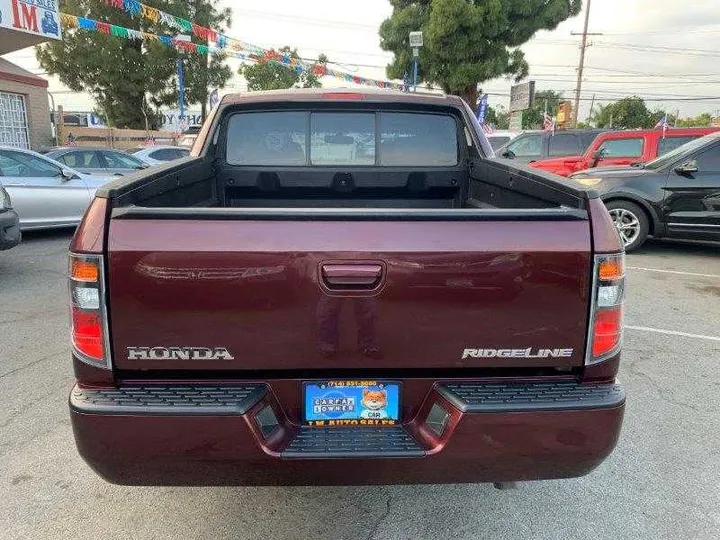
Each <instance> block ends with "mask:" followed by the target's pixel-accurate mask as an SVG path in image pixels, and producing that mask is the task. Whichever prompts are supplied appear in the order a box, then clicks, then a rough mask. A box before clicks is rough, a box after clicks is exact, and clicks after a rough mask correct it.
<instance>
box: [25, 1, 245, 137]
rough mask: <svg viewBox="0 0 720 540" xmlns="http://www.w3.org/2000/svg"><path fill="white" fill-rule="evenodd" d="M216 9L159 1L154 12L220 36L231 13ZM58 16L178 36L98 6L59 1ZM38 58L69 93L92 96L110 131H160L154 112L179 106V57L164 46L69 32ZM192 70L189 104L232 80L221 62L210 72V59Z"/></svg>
mask: <svg viewBox="0 0 720 540" xmlns="http://www.w3.org/2000/svg"><path fill="white" fill-rule="evenodd" d="M216 3H217V2H216V0H193V2H191V3H188V2H187V1H182V0H156V1H155V2H154V3H153V6H154V7H157V8H158V9H162V10H163V11H167V12H168V13H172V14H174V15H177V16H180V17H183V18H187V19H191V20H192V19H193V17H195V16H196V15H197V16H198V17H200V20H199V22H206V23H207V25H209V26H211V27H213V29H215V30H216V31H222V30H223V25H224V24H225V23H227V22H228V21H229V11H227V10H225V11H218V10H217V8H216ZM60 11H62V12H65V13H70V14H74V15H79V16H83V17H88V18H91V19H97V20H100V21H105V22H108V23H110V24H115V25H118V26H123V27H126V28H133V29H137V30H141V31H143V32H149V33H153V34H168V33H170V32H171V31H172V32H173V33H175V32H176V31H175V30H171V29H170V28H168V27H167V26H165V25H163V23H162V22H161V21H158V22H157V23H156V22H152V21H148V20H147V19H144V18H140V17H131V16H130V15H129V14H127V13H125V12H124V11H123V10H120V9H117V8H115V7H112V6H110V5H107V4H106V3H104V2H98V1H97V0H61V2H60ZM195 22H198V21H195ZM193 39H194V40H196V38H195V37H193ZM36 54H37V58H38V60H39V62H40V65H41V66H42V67H43V68H44V69H45V70H46V71H47V72H48V73H51V74H54V75H57V76H58V77H59V78H60V80H61V81H62V82H63V83H64V84H65V85H66V86H68V87H69V88H70V89H71V90H73V91H76V92H87V93H88V94H90V95H91V96H92V97H93V99H94V100H95V101H96V103H97V105H98V108H99V109H100V111H102V113H103V116H104V117H105V118H106V119H107V121H108V123H109V124H110V125H112V126H115V127H120V128H125V127H128V128H141V129H142V128H151V129H154V128H157V127H159V124H160V115H159V114H157V111H156V110H155V109H154V108H153V106H154V107H155V108H157V107H159V106H160V105H170V104H174V103H176V102H177V79H176V68H175V61H176V59H177V58H178V57H179V54H180V53H179V52H178V51H177V50H176V49H174V48H171V47H167V46H166V45H164V44H162V43H161V42H158V41H152V40H146V41H139V40H128V39H124V38H121V37H115V36H108V35H105V34H102V33H100V32H87V31H83V30H77V31H67V30H66V31H65V32H63V40H62V41H59V42H52V43H47V44H45V45H42V46H40V47H38V48H37V50H36ZM188 54H194V53H188ZM202 58H204V59H205V62H204V63H203V60H202ZM188 67H189V68H190V69H186V70H185V71H186V77H185V79H186V88H187V90H186V102H188V103H197V102H200V103H204V102H206V101H207V86H208V85H211V84H214V85H217V86H222V85H224V83H225V82H227V80H228V79H229V78H230V76H231V75H232V72H231V71H230V70H229V69H227V68H226V67H224V65H223V63H222V59H220V58H219V59H215V60H214V61H211V62H210V64H209V67H208V63H207V58H206V57H203V56H202V55H197V58H189V59H188ZM203 86H204V88H205V90H204V91H203V89H202V88H203Z"/></svg>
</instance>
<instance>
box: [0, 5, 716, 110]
mask: <svg viewBox="0 0 720 540" xmlns="http://www.w3.org/2000/svg"><path fill="white" fill-rule="evenodd" d="M222 3H223V4H224V5H226V6H228V7H231V8H232V10H233V20H232V25H231V27H230V28H229V29H228V31H227V32H226V34H227V35H228V36H230V37H234V38H238V39H241V40H243V41H245V42H249V43H253V44H255V45H259V46H263V47H281V46H283V45H291V46H293V47H297V48H298V50H299V52H300V54H301V56H302V57H305V58H315V57H317V55H318V54H319V53H321V52H324V53H325V54H326V55H327V56H328V57H329V58H330V60H331V61H332V62H335V63H336V65H335V68H336V69H342V70H345V71H348V72H352V73H356V74H358V75H361V76H366V77H373V78H385V69H384V66H385V65H386V64H387V63H388V61H389V59H390V58H391V57H392V56H391V54H389V53H387V52H385V51H383V50H382V49H381V48H380V45H379V38H378V34H377V30H378V27H379V25H380V23H381V22H382V21H383V20H384V19H385V18H387V17H388V16H389V15H390V13H391V11H392V9H391V7H390V3H389V1H387V0H363V1H356V2H350V1H347V0H345V1H338V0H305V1H303V2H298V1H297V0H294V1H290V0H274V1H273V2H268V1H267V0H265V1H261V0H242V1H239V0H235V1H231V0H223V2H222ZM584 4H586V2H584ZM690 6H692V7H690ZM584 9H585V6H584ZM583 23H584V13H583V14H582V15H581V16H578V17H575V18H573V19H570V20H567V21H565V22H564V23H562V24H560V25H559V26H558V27H557V28H556V29H555V30H552V31H540V32H538V33H537V34H536V36H535V37H534V38H533V39H532V40H531V41H529V42H528V43H526V44H525V45H523V46H522V47H521V49H522V50H523V51H524V52H525V55H526V58H527V60H528V62H529V64H530V77H529V78H528V80H534V81H536V89H537V90H545V89H552V90H557V91H562V92H563V95H564V97H566V98H568V99H572V98H573V97H574V89H575V86H576V78H577V71H576V69H577V64H578V60H579V54H580V52H579V43H580V37H579V36H573V35H571V32H581V31H582V27H583ZM589 31H590V32H599V33H602V34H603V35H602V36H592V37H591V38H589V40H590V41H589V42H590V46H589V47H588V49H587V54H586V59H585V75H584V77H583V79H584V82H583V89H582V94H581V99H582V102H581V108H580V119H584V118H586V117H587V115H588V113H589V110H590V105H591V103H592V99H593V96H595V103H596V104H597V103H602V102H607V101H608V100H614V99H615V98H620V97H624V96H628V95H632V94H638V95H640V96H643V97H645V98H646V99H647V101H648V106H649V108H650V109H658V108H662V109H666V110H669V111H676V110H679V111H680V115H681V116H683V117H686V116H695V115H697V114H699V113H701V112H705V111H710V112H713V114H715V113H716V111H720V66H718V65H717V64H718V59H719V58H720V10H719V9H718V0H688V1H687V2H686V3H685V2H677V1H676V0H593V2H592V6H591V10H590V27H589ZM5 58H7V59H8V60H10V61H12V62H15V63H17V64H19V65H20V66H22V67H24V68H25V69H29V70H30V71H32V72H34V73H39V74H42V69H41V68H40V67H39V66H38V64H37V62H36V60H35V58H34V53H33V51H32V49H25V50H22V51H18V52H15V53H11V54H8V55H5ZM229 63H230V65H231V67H232V68H233V70H237V68H238V67H239V65H240V62H239V61H238V60H229ZM48 79H49V80H50V88H49V90H50V91H51V92H52V93H53V95H54V96H55V100H56V103H57V104H58V105H60V104H62V105H63V106H64V107H65V109H66V110H90V109H92V107H93V104H92V100H91V99H90V98H89V97H88V96H85V95H82V94H76V93H72V92H68V91H67V88H65V87H63V86H62V84H61V83H60V82H59V81H58V80H57V79H56V78H54V77H48ZM323 84H324V85H325V86H328V87H330V86H342V85H344V84H345V83H344V82H343V81H340V80H338V79H332V78H325V79H324V80H323ZM511 84H513V83H512V82H511V81H508V80H505V79H496V80H493V81H487V82H484V83H483V84H482V88H483V90H484V91H485V92H488V93H489V94H490V104H491V105H492V106H496V107H497V106H505V107H507V105H508V103H509V97H507V96H508V95H509V90H510V86H511ZM244 90H245V85H244V81H243V80H242V78H241V77H239V76H236V77H234V78H233V80H231V81H230V83H229V84H228V87H227V88H226V89H225V93H227V92H237V91H244ZM709 98H716V99H709ZM719 116H720V114H719Z"/></svg>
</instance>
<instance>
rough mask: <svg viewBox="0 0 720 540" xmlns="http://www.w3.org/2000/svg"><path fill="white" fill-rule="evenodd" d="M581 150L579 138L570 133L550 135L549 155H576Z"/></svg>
mask: <svg viewBox="0 0 720 540" xmlns="http://www.w3.org/2000/svg"><path fill="white" fill-rule="evenodd" d="M579 152H580V149H579V148H578V138H577V137H576V136H575V135H572V134H570V133H558V134H556V135H553V136H552V137H550V149H549V152H548V155H550V156H554V157H558V156H574V155H577V154H578V153H579Z"/></svg>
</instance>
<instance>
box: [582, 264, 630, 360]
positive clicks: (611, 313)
mask: <svg viewBox="0 0 720 540" xmlns="http://www.w3.org/2000/svg"><path fill="white" fill-rule="evenodd" d="M592 295H593V296H592V310H591V313H590V330H589V336H588V347H587V354H586V359H585V364H586V365H590V364H596V363H598V362H602V361H603V360H605V359H607V358H609V357H611V356H613V355H615V354H617V352H618V351H619V350H620V347H621V345H622V329H623V301H624V299H625V254H624V253H618V254H614V255H596V256H595V268H594V276H593V290H592Z"/></svg>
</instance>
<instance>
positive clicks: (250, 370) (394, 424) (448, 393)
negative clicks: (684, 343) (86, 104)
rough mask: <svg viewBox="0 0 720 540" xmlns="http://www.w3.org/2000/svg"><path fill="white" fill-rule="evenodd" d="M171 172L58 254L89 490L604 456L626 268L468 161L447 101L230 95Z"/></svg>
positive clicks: (607, 247) (370, 480)
mask: <svg viewBox="0 0 720 540" xmlns="http://www.w3.org/2000/svg"><path fill="white" fill-rule="evenodd" d="M191 154H192V155H191V156H190V157H188V158H186V159H183V160H180V161H174V162H172V163H168V164H167V165H163V166H160V167H156V168H153V169H149V170H146V171H142V172H140V173H138V174H135V175H132V176H126V177H123V178H121V179H118V180H117V181H115V182H113V183H111V184H109V185H107V186H106V187H105V188H103V189H100V190H98V193H97V196H96V198H95V200H94V202H93V203H92V205H91V207H90V208H89V209H88V211H87V213H86V215H85V218H84V220H83V222H82V223H81V225H80V227H79V228H78V230H77V232H76V234H75V237H74V239H73V241H72V244H71V253H70V265H69V268H70V269H69V273H70V290H71V299H72V306H71V311H72V357H73V362H74V368H75V374H76V378H77V384H76V385H75V387H74V388H73V390H72V392H71V395H70V414H71V417H72V425H73V429H74V433H75V440H76V442H77V447H78V450H79V452H80V454H81V455H82V457H83V458H84V459H85V460H86V461H87V463H89V464H90V466H91V467H92V468H93V469H94V470H95V471H96V472H97V473H98V474H99V475H100V476H102V477H103V478H105V479H106V480H108V481H110V482H114V483H118V484H130V485H289V484H296V485H308V484H316V485H323V484H324V485H327V484H409V483H446V482H495V483H505V482H514V481H519V480H536V479H545V478H568V477H575V476H580V475H584V474H586V473H588V472H590V471H592V470H593V469H594V468H595V467H597V466H598V465H599V464H600V463H601V462H602V461H603V459H605V458H606V457H607V456H608V454H610V452H611V451H612V449H613V447H614V446H615V444H616V441H617V439H618V434H619V432H620V426H621V423H622V417H623V410H624V402H625V397H624V393H623V390H622V388H621V387H620V386H619V385H618V383H617V381H616V374H617V371H618V362H619V359H620V348H621V343H622V312H623V288H624V285H623V284H624V259H623V257H624V255H623V251H622V246H621V244H620V241H619V239H618V234H617V232H616V231H615V229H614V228H613V225H612V222H611V220H610V217H609V216H608V212H607V210H606V209H605V207H604V206H603V204H602V202H601V201H600V199H599V198H598V197H597V195H596V194H595V193H594V192H593V191H590V190H588V189H586V188H584V187H583V186H582V185H580V184H578V183H576V182H574V181H572V180H565V179H559V178H557V177H554V176H553V175H550V174H547V173H545V172H543V171H537V170H533V169H530V168H527V167H525V166H522V165H521V166H517V165H515V164H514V163H512V162H499V161H498V160H489V159H486V158H487V157H489V156H492V150H491V148H490V146H489V144H488V143H487V140H486V139H485V138H484V136H483V134H482V130H481V129H480V127H479V125H478V124H477V121H476V120H475V118H474V116H473V113H472V111H471V110H470V108H469V107H468V106H467V105H466V104H465V103H464V102H463V101H462V100H461V99H460V98H458V97H454V96H434V95H421V94H407V93H392V92H389V91H355V90H352V91H347V90H344V91H329V90H325V89H320V90H311V91H294V90H293V91H283V92H267V93H248V94H243V95H238V96H229V97H226V98H224V100H223V101H222V103H221V104H220V105H219V106H218V107H217V108H216V109H215V110H214V111H213V113H211V115H210V117H209V118H208V119H207V121H206V122H205V124H204V126H203V128H202V131H201V132H200V134H199V135H198V139H197V142H196V144H195V146H194V148H193V151H192V153H191ZM556 178H557V179H556ZM501 485H502V484H501Z"/></svg>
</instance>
